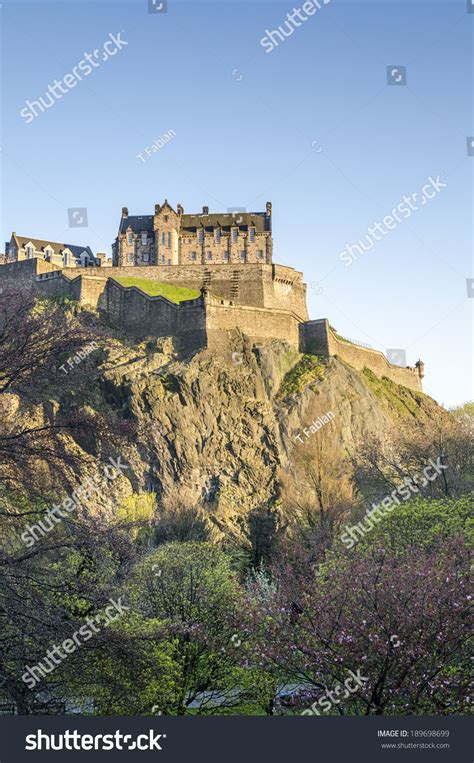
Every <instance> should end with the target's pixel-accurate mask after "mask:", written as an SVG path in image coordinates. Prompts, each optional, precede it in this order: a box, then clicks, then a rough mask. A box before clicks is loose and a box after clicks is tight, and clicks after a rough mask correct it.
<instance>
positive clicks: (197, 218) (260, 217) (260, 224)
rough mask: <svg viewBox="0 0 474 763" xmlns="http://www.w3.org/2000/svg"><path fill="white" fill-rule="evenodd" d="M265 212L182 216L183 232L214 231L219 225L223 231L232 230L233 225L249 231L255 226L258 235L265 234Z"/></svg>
mask: <svg viewBox="0 0 474 763" xmlns="http://www.w3.org/2000/svg"><path fill="white" fill-rule="evenodd" d="M265 217H266V216H265V212H233V213H232V212H218V213H215V214H210V215H204V214H199V215H182V216H181V230H185V231H186V230H188V231H189V232H194V231H195V230H197V229H198V228H201V227H204V228H206V230H207V229H209V230H213V229H214V228H216V227H217V226H218V225H220V226H221V227H222V230H224V231H225V230H230V228H232V226H233V225H238V227H239V228H240V230H248V228H249V227H251V226H252V225H253V227H254V228H255V230H256V232H257V233H263V232H264V231H265V230H266V228H265Z"/></svg>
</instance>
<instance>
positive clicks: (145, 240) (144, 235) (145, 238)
mask: <svg viewBox="0 0 474 763" xmlns="http://www.w3.org/2000/svg"><path fill="white" fill-rule="evenodd" d="M147 241H148V235H147V234H146V233H142V246H146V245H147Z"/></svg>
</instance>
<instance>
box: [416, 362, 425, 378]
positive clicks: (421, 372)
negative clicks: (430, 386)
mask: <svg viewBox="0 0 474 763" xmlns="http://www.w3.org/2000/svg"><path fill="white" fill-rule="evenodd" d="M415 368H416V369H418V376H419V377H420V379H423V377H424V375H425V364H424V363H423V361H422V360H417V362H416V363H415Z"/></svg>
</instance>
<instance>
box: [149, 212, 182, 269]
mask: <svg viewBox="0 0 474 763" xmlns="http://www.w3.org/2000/svg"><path fill="white" fill-rule="evenodd" d="M181 210H182V207H181V205H180V208H179V209H178V212H179V214H178V213H177V212H175V211H174V209H173V207H172V206H171V205H170V204H168V200H167V199H165V201H164V204H163V206H160V205H159V204H155V214H154V217H153V230H154V234H155V256H156V263H157V265H178V264H179V228H180V217H181V215H182V212H181Z"/></svg>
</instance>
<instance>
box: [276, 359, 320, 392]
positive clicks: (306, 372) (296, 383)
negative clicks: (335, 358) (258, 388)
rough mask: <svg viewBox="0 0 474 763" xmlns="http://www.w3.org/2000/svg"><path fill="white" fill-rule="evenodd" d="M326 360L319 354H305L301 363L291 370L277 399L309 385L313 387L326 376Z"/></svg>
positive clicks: (300, 390)
mask: <svg viewBox="0 0 474 763" xmlns="http://www.w3.org/2000/svg"><path fill="white" fill-rule="evenodd" d="M324 371H325V365H324V361H323V359H322V358H321V357H319V356H318V355H303V357H302V358H301V360H300V361H299V363H297V364H296V366H294V367H293V368H292V369H291V371H289V372H288V373H287V374H286V375H285V378H284V379H283V381H282V383H281V386H280V389H279V390H278V394H277V400H284V399H285V398H287V397H288V396H289V395H294V394H296V393H298V392H302V391H303V390H304V389H305V387H307V386H308V385H310V386H311V389H313V385H314V386H315V384H316V382H318V381H321V379H323V378H324Z"/></svg>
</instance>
